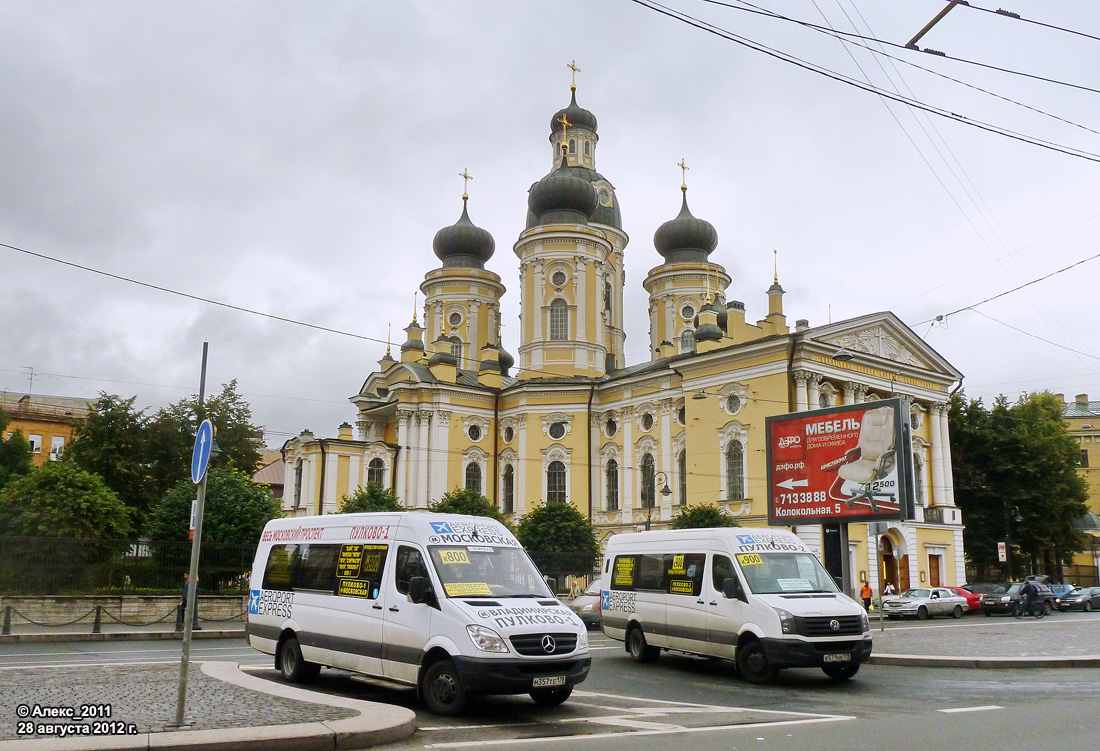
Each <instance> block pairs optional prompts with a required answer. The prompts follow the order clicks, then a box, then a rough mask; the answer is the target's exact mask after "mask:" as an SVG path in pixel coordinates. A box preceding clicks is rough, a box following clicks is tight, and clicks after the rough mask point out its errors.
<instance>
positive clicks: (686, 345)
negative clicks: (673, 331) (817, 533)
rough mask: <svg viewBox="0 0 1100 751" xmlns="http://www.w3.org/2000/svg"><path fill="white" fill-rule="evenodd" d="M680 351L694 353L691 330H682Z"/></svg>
mask: <svg viewBox="0 0 1100 751" xmlns="http://www.w3.org/2000/svg"><path fill="white" fill-rule="evenodd" d="M680 351H681V352H694V351H695V332H694V331H692V330H691V329H684V331H683V333H681V334H680Z"/></svg>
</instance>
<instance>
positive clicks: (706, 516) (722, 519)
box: [670, 503, 741, 529]
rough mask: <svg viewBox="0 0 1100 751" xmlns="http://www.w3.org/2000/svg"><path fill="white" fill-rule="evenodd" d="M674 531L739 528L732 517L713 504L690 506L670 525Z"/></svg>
mask: <svg viewBox="0 0 1100 751" xmlns="http://www.w3.org/2000/svg"><path fill="white" fill-rule="evenodd" d="M670 526H671V527H672V528H673V529H697V528H700V527H739V526H741V525H740V524H738V523H737V520H736V519H734V518H733V517H732V516H730V515H729V514H727V513H726V512H725V511H723V510H722V509H720V508H718V507H717V506H714V505H712V504H708V503H704V504H701V505H699V506H689V507H687V508H685V509H683V510H682V511H681V512H680V513H679V514H677V515H676V516H675V517H674V518H673V520H672V524H671V525H670Z"/></svg>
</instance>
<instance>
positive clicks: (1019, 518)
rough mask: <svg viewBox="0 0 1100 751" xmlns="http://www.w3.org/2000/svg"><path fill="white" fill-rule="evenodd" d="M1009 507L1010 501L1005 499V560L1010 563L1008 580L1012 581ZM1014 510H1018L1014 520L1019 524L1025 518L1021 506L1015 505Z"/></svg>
mask: <svg viewBox="0 0 1100 751" xmlns="http://www.w3.org/2000/svg"><path fill="white" fill-rule="evenodd" d="M1008 509H1009V506H1008V501H1005V561H1006V562H1007V563H1008V580H1009V581H1012V527H1011V526H1010V525H1009V515H1008ZM1012 510H1013V511H1015V512H1016V513H1015V515H1014V516H1013V517H1012V521H1015V522H1016V523H1017V524H1019V523H1020V522H1022V521H1023V520H1024V517H1023V516H1021V515H1020V507H1019V506H1013V507H1012Z"/></svg>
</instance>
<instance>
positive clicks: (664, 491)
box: [645, 472, 672, 532]
mask: <svg viewBox="0 0 1100 751" xmlns="http://www.w3.org/2000/svg"><path fill="white" fill-rule="evenodd" d="M653 484H654V485H661V489H660V491H658V492H659V493H660V494H661V495H662V496H663V497H665V498H667V497H669V496H670V495H672V490H670V489H669V487H668V475H666V474H665V473H664V472H658V473H657V474H655V475H654V476H653ZM652 513H653V509H652V508H650V509H648V510H647V511H646V512H645V531H646V532H648V531H649V525H650V515H651V514H652Z"/></svg>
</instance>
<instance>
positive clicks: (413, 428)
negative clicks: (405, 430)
mask: <svg viewBox="0 0 1100 751" xmlns="http://www.w3.org/2000/svg"><path fill="white" fill-rule="evenodd" d="M408 454H409V480H408V482H409V484H408V494H409V502H408V503H407V504H406V505H407V506H408V507H409V508H419V506H420V493H421V488H420V459H421V457H420V417H419V413H418V412H410V413H409V445H408Z"/></svg>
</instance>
